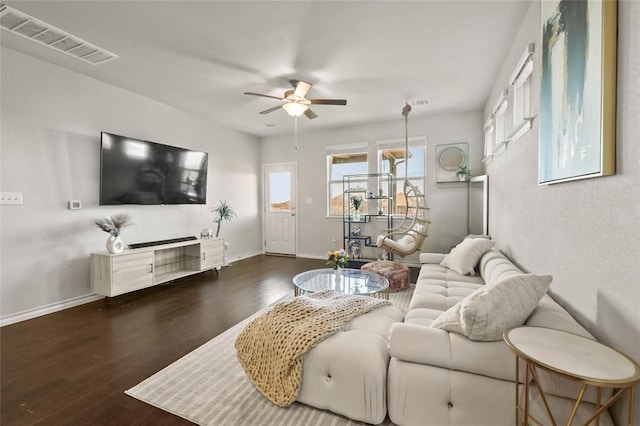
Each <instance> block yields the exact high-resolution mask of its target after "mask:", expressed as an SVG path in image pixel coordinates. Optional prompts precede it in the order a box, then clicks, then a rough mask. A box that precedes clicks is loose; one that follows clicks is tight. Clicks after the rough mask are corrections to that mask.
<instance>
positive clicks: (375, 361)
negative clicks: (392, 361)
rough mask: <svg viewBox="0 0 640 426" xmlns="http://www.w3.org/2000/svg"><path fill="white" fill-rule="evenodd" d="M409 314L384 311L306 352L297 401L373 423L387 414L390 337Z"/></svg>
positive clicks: (356, 320) (354, 322)
mask: <svg viewBox="0 0 640 426" xmlns="http://www.w3.org/2000/svg"><path fill="white" fill-rule="evenodd" d="M403 318H404V315H403V314H402V312H401V311H400V310H398V309H397V308H394V307H393V306H383V307H381V308H377V309H374V310H373V311H371V312H368V313H366V314H364V315H361V316H359V317H357V318H354V319H353V320H351V321H350V322H349V323H347V325H346V327H345V329H344V330H342V331H339V332H337V333H335V334H333V335H331V336H330V337H329V338H327V339H326V340H323V341H322V342H320V343H319V344H318V345H317V346H316V347H314V348H313V349H312V350H310V351H309V352H307V354H306V355H305V356H304V358H303V363H302V385H301V387H300V391H299V392H298V397H297V398H296V400H297V401H298V402H302V403H303V404H307V405H310V406H312V407H316V408H320V409H323V410H329V411H332V412H334V413H337V414H340V415H343V416H346V417H348V418H350V419H353V420H359V421H362V422H366V423H371V424H379V423H382V422H383V421H384V419H385V417H386V415H387V368H388V366H389V350H388V348H387V338H388V337H389V331H390V330H391V325H392V324H393V323H395V322H401V321H402V320H403Z"/></svg>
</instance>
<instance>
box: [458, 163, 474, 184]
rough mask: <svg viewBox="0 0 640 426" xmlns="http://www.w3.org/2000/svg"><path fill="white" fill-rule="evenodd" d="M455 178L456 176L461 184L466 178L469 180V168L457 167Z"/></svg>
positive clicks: (465, 166)
mask: <svg viewBox="0 0 640 426" xmlns="http://www.w3.org/2000/svg"><path fill="white" fill-rule="evenodd" d="M456 176H458V179H459V180H460V181H461V182H464V181H466V180H467V179H468V178H470V177H471V171H470V170H469V166H467V165H466V164H463V165H462V166H460V167H458V171H457V172H456Z"/></svg>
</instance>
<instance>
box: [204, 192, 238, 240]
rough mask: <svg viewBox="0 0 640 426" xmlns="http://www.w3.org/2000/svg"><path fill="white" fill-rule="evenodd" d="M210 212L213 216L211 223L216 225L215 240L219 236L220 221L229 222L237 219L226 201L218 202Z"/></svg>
mask: <svg viewBox="0 0 640 426" xmlns="http://www.w3.org/2000/svg"><path fill="white" fill-rule="evenodd" d="M211 212H212V213H214V214H215V216H214V218H213V221H214V222H215V223H216V224H217V228H216V238H217V237H218V236H220V224H221V223H222V221H226V222H231V219H233V218H234V217H238V216H237V215H236V212H234V211H233V209H232V208H231V206H229V204H227V200H224V201H222V200H219V201H218V205H217V206H216V207H215V208H213V209H212V210H211Z"/></svg>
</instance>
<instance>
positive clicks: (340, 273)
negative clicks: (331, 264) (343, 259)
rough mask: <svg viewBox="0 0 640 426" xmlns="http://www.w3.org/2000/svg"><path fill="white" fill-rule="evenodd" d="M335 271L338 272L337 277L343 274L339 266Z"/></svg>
mask: <svg viewBox="0 0 640 426" xmlns="http://www.w3.org/2000/svg"><path fill="white" fill-rule="evenodd" d="M334 271H335V273H336V278H340V276H341V275H342V268H341V267H339V266H338V267H337V268H336V269H335V270H334Z"/></svg>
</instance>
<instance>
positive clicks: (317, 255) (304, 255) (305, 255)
mask: <svg viewBox="0 0 640 426" xmlns="http://www.w3.org/2000/svg"><path fill="white" fill-rule="evenodd" d="M297 257H304V258H305V259H320V260H327V255H326V254H325V255H320V254H309V253H298V255H297Z"/></svg>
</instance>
